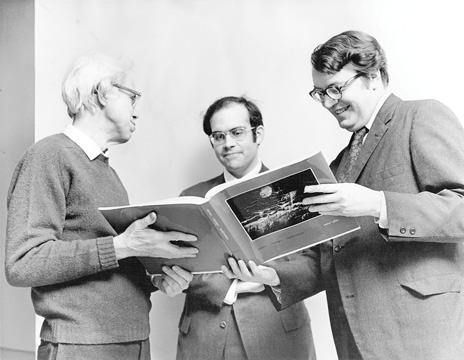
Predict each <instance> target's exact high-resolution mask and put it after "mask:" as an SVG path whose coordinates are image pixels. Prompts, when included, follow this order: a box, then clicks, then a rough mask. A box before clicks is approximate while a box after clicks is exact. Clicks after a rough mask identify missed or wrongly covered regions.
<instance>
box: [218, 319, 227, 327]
mask: <svg viewBox="0 0 464 360" xmlns="http://www.w3.org/2000/svg"><path fill="white" fill-rule="evenodd" d="M219 326H220V327H221V328H222V329H225V328H226V326H227V323H226V322H225V321H221V325H219Z"/></svg>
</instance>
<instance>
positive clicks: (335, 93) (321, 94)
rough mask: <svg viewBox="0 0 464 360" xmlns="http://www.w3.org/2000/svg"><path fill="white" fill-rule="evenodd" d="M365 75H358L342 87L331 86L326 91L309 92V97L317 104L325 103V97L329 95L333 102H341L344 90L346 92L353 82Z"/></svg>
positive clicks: (315, 90) (314, 90)
mask: <svg viewBox="0 0 464 360" xmlns="http://www.w3.org/2000/svg"><path fill="white" fill-rule="evenodd" d="M363 75H364V73H357V74H356V75H355V76H353V77H351V78H349V79H348V80H346V81H345V83H344V84H343V85H342V86H334V85H332V86H329V87H328V88H326V89H325V90H320V89H313V90H311V91H310V92H309V95H311V97H312V98H313V99H314V100H316V101H317V102H320V103H322V102H324V101H325V96H326V95H327V96H328V97H329V98H331V99H332V100H340V99H341V98H342V95H343V94H342V93H343V90H345V89H346V88H347V87H348V86H350V85H351V84H352V83H353V81H355V80H356V79H357V78H358V77H360V76H363Z"/></svg>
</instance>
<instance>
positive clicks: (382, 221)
mask: <svg viewBox="0 0 464 360" xmlns="http://www.w3.org/2000/svg"><path fill="white" fill-rule="evenodd" d="M380 193H381V194H382V197H381V199H382V203H381V205H380V217H379V218H375V223H376V224H377V225H379V227H380V228H382V229H388V218H387V202H386V200H385V193H384V192H383V191H381V192H380Z"/></svg>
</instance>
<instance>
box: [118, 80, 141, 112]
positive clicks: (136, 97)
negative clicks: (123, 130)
mask: <svg viewBox="0 0 464 360" xmlns="http://www.w3.org/2000/svg"><path fill="white" fill-rule="evenodd" d="M113 86H115V87H117V88H118V89H121V90H124V91H127V92H128V93H131V94H132V95H130V98H131V101H132V106H133V107H135V105H137V101H139V99H140V97H141V96H142V93H139V92H138V91H135V90H132V89H129V88H128V87H125V86H122V85H120V84H113Z"/></svg>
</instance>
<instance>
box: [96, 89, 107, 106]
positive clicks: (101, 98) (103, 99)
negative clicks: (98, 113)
mask: <svg viewBox="0 0 464 360" xmlns="http://www.w3.org/2000/svg"><path fill="white" fill-rule="evenodd" d="M96 94H97V99H98V102H99V103H100V106H101V107H105V106H106V94H102V92H101V91H96Z"/></svg>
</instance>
